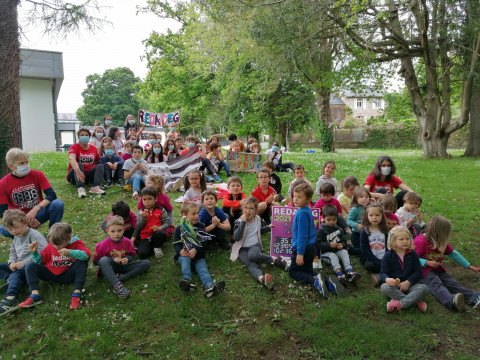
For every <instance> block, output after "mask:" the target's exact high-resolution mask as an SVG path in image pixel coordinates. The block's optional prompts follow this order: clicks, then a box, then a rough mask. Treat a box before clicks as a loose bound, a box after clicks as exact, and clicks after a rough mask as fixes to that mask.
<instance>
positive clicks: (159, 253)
mask: <svg viewBox="0 0 480 360" xmlns="http://www.w3.org/2000/svg"><path fill="white" fill-rule="evenodd" d="M153 252H154V253H155V257H156V258H157V259H160V258H161V257H163V250H162V248H154V249H153Z"/></svg>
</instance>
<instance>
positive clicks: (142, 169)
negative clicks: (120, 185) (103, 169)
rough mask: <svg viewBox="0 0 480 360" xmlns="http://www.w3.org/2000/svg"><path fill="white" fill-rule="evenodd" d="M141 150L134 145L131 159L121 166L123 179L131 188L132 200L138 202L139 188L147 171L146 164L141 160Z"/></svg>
mask: <svg viewBox="0 0 480 360" xmlns="http://www.w3.org/2000/svg"><path fill="white" fill-rule="evenodd" d="M142 155H143V149H142V147H141V146H139V145H135V146H134V147H133V150H132V158H131V159H128V160H126V161H125V163H124V164H123V178H124V179H125V180H127V184H128V185H132V186H133V194H132V198H133V200H134V201H138V199H139V195H138V193H139V192H140V188H141V186H142V184H145V179H146V177H147V173H148V170H147V168H146V166H147V162H146V161H145V160H144V159H143V158H142Z"/></svg>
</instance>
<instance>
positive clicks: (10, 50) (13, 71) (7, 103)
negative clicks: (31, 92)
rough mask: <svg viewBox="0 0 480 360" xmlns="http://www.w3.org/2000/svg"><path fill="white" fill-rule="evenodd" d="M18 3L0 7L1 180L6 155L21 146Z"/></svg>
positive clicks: (6, 0)
mask: <svg viewBox="0 0 480 360" xmlns="http://www.w3.org/2000/svg"><path fill="white" fill-rule="evenodd" d="M19 3H20V1H19V0H2V2H1V5H0V123H1V124H2V128H3V129H4V130H6V131H1V132H0V177H3V176H4V175H5V174H7V173H8V171H9V170H8V168H7V165H6V163H5V154H6V153H7V151H8V149H10V148H12V147H21V146H22V133H21V126H20V100H19V94H18V92H19V83H20V77H19V73H20V42H19V33H18V14H17V6H18V5H19Z"/></svg>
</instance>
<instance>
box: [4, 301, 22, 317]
mask: <svg viewBox="0 0 480 360" xmlns="http://www.w3.org/2000/svg"><path fill="white" fill-rule="evenodd" d="M17 309H18V307H17V299H11V300H8V299H7V298H4V299H3V300H2V301H1V302H0V316H2V315H6V314H8V313H11V312H12V311H15V310H17Z"/></svg>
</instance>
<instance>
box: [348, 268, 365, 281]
mask: <svg viewBox="0 0 480 360" xmlns="http://www.w3.org/2000/svg"><path fill="white" fill-rule="evenodd" d="M361 277H362V275H360V274H359V273H357V272H356V271H353V270H352V271H349V272H348V274H347V278H348V282H350V283H354V282H357V281H358V280H359V279H360V278H361Z"/></svg>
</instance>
